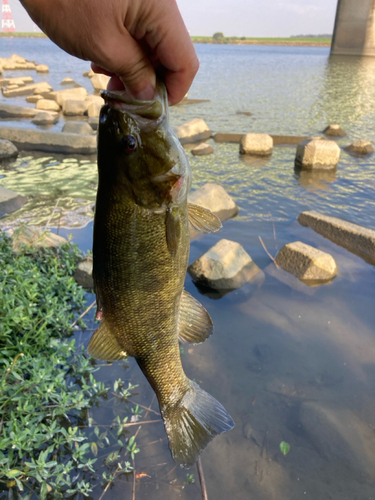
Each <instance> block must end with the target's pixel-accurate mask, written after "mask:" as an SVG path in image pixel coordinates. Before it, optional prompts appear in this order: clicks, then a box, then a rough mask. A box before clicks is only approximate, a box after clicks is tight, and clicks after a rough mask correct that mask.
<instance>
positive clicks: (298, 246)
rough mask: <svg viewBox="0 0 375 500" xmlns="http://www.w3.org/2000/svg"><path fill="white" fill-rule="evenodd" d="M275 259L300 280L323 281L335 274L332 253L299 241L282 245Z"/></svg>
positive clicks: (330, 278) (335, 267)
mask: <svg viewBox="0 0 375 500" xmlns="http://www.w3.org/2000/svg"><path fill="white" fill-rule="evenodd" d="M275 260H276V262H277V264H278V265H279V266H280V267H281V268H282V269H284V271H288V273H291V274H293V275H294V276H296V277H297V278H298V279H300V280H301V281H306V282H308V281H313V282H322V283H324V282H327V281H331V280H332V279H333V278H334V277H335V276H336V275H337V270H338V269H337V264H336V262H335V259H334V258H333V257H332V255H330V254H328V253H326V252H322V251H321V250H318V249H317V248H314V247H312V246H310V245H306V244H305V243H302V242H301V241H295V242H293V243H288V244H287V245H284V246H283V248H282V249H281V250H280V251H279V253H278V254H277V256H276V259H275Z"/></svg>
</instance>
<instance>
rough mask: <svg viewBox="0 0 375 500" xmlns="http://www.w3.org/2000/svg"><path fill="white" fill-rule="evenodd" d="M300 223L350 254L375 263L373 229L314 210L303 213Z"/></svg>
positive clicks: (374, 234)
mask: <svg viewBox="0 0 375 500" xmlns="http://www.w3.org/2000/svg"><path fill="white" fill-rule="evenodd" d="M298 222H299V223H300V224H301V225H302V226H308V227H311V229H313V230H314V231H316V232H317V233H319V234H321V235H322V236H324V237H325V238H328V239H329V240H331V241H333V242H334V243H336V244H337V245H340V246H342V247H344V248H346V249H347V250H349V252H353V253H355V254H356V255H359V256H360V257H362V258H364V259H365V260H368V261H369V262H371V263H375V231H374V230H373V229H367V228H365V227H362V226H358V225H357V224H352V223H351V222H347V221H344V220H342V219H338V218H336V217H329V216H327V215H323V214H320V213H319V212H315V211H314V210H312V211H309V212H302V213H301V214H300V215H299V217H298Z"/></svg>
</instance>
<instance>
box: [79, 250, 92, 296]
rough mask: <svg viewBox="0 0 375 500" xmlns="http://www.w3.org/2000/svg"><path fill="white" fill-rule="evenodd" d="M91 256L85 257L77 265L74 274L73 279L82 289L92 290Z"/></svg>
mask: <svg viewBox="0 0 375 500" xmlns="http://www.w3.org/2000/svg"><path fill="white" fill-rule="evenodd" d="M92 266H93V264H92V255H87V256H86V257H84V258H83V259H82V260H81V261H80V262H79V264H78V266H77V269H76V270H75V272H74V279H75V280H76V282H77V283H78V284H79V285H81V286H82V287H83V288H94V280H93V279H92Z"/></svg>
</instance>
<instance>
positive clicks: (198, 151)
mask: <svg viewBox="0 0 375 500" xmlns="http://www.w3.org/2000/svg"><path fill="white" fill-rule="evenodd" d="M191 152H192V154H193V155H195V156H204V155H211V154H212V153H213V152H214V148H213V147H212V146H211V145H210V144H207V143H206V142H202V144H199V146H196V147H195V148H194V149H192V150H191Z"/></svg>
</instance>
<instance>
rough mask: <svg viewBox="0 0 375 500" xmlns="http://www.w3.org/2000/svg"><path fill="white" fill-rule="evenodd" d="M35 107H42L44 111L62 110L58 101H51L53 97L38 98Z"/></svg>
mask: <svg viewBox="0 0 375 500" xmlns="http://www.w3.org/2000/svg"><path fill="white" fill-rule="evenodd" d="M35 108H36V109H42V110H43V111H60V106H59V105H58V104H57V102H55V101H51V99H38V100H37V101H36V105H35Z"/></svg>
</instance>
